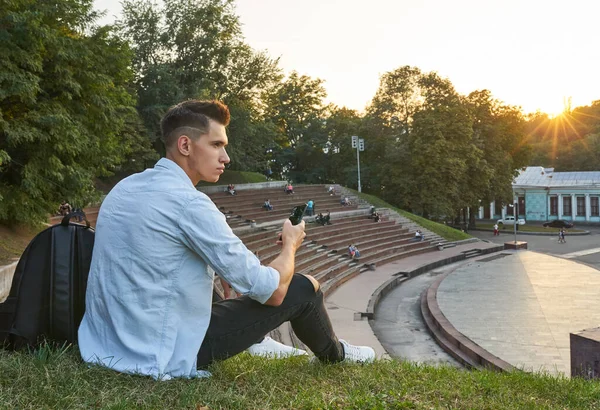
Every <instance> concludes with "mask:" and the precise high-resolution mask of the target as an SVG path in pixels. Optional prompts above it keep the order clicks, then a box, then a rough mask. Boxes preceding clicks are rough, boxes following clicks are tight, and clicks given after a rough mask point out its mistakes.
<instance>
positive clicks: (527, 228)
mask: <svg viewBox="0 0 600 410" xmlns="http://www.w3.org/2000/svg"><path fill="white" fill-rule="evenodd" d="M476 226H477V229H490V230H493V229H494V224H490V223H481V222H477V225H476ZM498 226H499V228H500V231H501V232H508V231H510V232H513V230H514V227H513V226H512V225H504V227H502V225H498ZM558 231H560V228H550V227H548V228H544V227H543V226H541V225H527V224H525V225H519V230H518V231H517V232H541V233H548V232H555V233H556V234H558ZM565 232H567V233H568V232H585V231H583V230H582V229H565Z"/></svg>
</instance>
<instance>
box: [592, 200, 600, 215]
mask: <svg viewBox="0 0 600 410" xmlns="http://www.w3.org/2000/svg"><path fill="white" fill-rule="evenodd" d="M590 203H591V204H592V209H591V211H592V216H600V209H598V197H597V196H593V197H591V198H590Z"/></svg>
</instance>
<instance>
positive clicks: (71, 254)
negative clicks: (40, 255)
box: [48, 214, 76, 340]
mask: <svg viewBox="0 0 600 410" xmlns="http://www.w3.org/2000/svg"><path fill="white" fill-rule="evenodd" d="M70 216H73V214H69V215H67V216H66V217H65V218H64V219H63V222H64V220H65V219H66V220H67V226H60V227H55V228H54V229H53V230H52V250H51V256H50V257H51V259H50V266H51V270H50V289H49V290H50V292H49V295H50V300H49V302H50V304H49V312H48V313H49V319H50V320H49V324H50V329H49V331H50V336H51V337H52V338H53V339H57V340H72V336H73V335H71V334H70V333H72V324H73V321H74V319H73V311H72V308H71V307H72V306H73V300H72V297H73V289H72V285H73V267H74V264H75V263H76V260H75V257H76V255H75V254H76V250H75V236H76V227H75V226H73V225H71V224H69V223H68V219H67V218H68V217H70ZM61 225H63V224H62V223H61Z"/></svg>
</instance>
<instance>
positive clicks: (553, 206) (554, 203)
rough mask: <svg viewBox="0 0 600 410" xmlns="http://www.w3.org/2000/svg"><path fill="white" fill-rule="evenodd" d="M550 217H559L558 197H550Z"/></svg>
mask: <svg viewBox="0 0 600 410" xmlns="http://www.w3.org/2000/svg"><path fill="white" fill-rule="evenodd" d="M550 215H558V197H557V196H551V197H550Z"/></svg>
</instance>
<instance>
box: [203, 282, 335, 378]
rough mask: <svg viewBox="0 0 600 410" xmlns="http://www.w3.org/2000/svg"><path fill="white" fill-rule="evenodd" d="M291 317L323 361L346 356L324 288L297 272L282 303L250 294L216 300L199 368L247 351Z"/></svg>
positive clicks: (292, 321) (331, 360)
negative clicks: (259, 299)
mask: <svg viewBox="0 0 600 410" xmlns="http://www.w3.org/2000/svg"><path fill="white" fill-rule="evenodd" d="M287 321H289V322H290V323H291V325H292V328H293V329H294V332H295V333H296V335H297V336H298V338H299V339H300V340H301V341H302V342H303V343H304V344H305V345H306V346H308V347H309V348H310V350H312V352H313V353H314V354H315V356H317V357H318V358H319V359H320V360H321V361H325V362H339V361H341V360H343V359H344V350H343V348H342V346H341V344H340V342H339V341H338V339H337V337H336V336H335V333H334V332H333V328H332V326H331V321H330V320H329V316H328V315H327V311H326V310H325V305H324V303H323V292H321V290H320V289H319V290H318V291H316V292H315V288H314V287H313V284H312V282H311V281H310V280H309V279H308V278H307V277H305V276H303V275H299V274H294V277H293V278H292V281H291V283H290V287H289V289H288V292H287V294H286V296H285V299H284V300H283V303H282V304H281V305H280V306H267V305H262V304H260V303H258V302H257V301H255V300H252V299H250V298H249V297H248V296H241V297H239V298H236V299H226V300H219V301H217V302H214V303H213V304H212V313H211V317H210V324H209V326H208V330H207V332H206V336H205V337H204V341H203V342H202V346H201V347H200V351H199V352H198V365H197V366H198V368H205V367H206V366H207V365H209V364H210V363H212V362H214V361H218V360H225V359H227V358H229V357H232V356H235V355H236V354H238V353H241V352H243V351H244V350H246V349H247V348H248V347H250V346H251V345H253V344H254V343H257V342H259V341H261V340H262V339H263V338H264V337H265V335H266V334H267V333H269V332H270V331H271V330H273V329H276V328H277V327H279V325H281V324H282V323H284V322H287Z"/></svg>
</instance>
